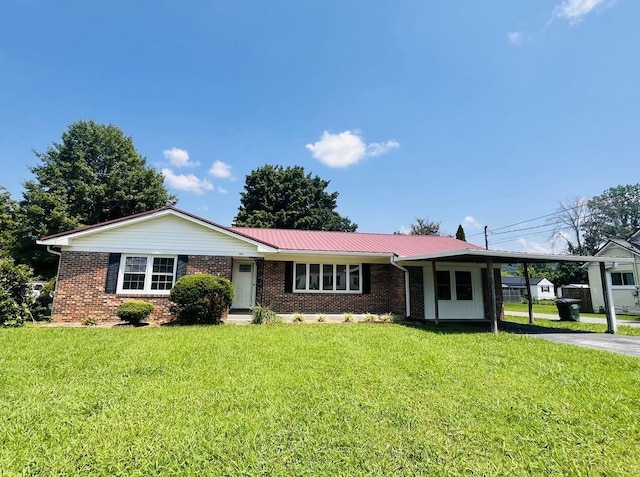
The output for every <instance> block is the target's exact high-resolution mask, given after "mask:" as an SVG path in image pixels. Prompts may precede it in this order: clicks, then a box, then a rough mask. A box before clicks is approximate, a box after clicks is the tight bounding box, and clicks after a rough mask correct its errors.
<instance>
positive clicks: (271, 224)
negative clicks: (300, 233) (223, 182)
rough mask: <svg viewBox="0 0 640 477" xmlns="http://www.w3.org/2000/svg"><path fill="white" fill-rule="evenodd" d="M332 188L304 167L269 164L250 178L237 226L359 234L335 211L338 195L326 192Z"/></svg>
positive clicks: (247, 180)
mask: <svg viewBox="0 0 640 477" xmlns="http://www.w3.org/2000/svg"><path fill="white" fill-rule="evenodd" d="M328 186H329V181H325V180H323V179H321V178H320V177H318V176H312V175H311V174H310V173H309V174H305V170H304V168H303V167H302V166H293V167H286V168H283V167H282V166H272V165H269V164H267V165H265V166H263V167H260V168H258V169H256V170H254V171H251V174H249V175H248V176H247V177H246V180H245V185H244V192H241V193H240V196H241V199H240V204H241V205H240V207H239V208H238V214H237V215H236V217H235V219H234V225H235V226H237V227H264V228H281V229H302V230H338V231H344V232H355V230H356V229H357V227H358V225H357V224H354V223H353V222H351V221H350V220H349V219H348V218H347V217H342V216H341V215H339V214H338V213H337V212H336V211H335V209H336V207H337V202H336V201H337V198H338V193H337V192H333V193H329V192H326V191H325V189H326V188H327V187H328Z"/></svg>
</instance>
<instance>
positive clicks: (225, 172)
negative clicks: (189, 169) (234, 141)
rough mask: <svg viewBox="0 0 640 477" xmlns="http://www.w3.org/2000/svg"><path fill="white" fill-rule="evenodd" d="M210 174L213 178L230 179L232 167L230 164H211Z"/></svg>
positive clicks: (219, 162) (217, 162)
mask: <svg viewBox="0 0 640 477" xmlns="http://www.w3.org/2000/svg"><path fill="white" fill-rule="evenodd" d="M209 174H211V175H212V176H213V177H221V178H229V177H231V166H230V165H229V164H225V163H224V162H222V161H216V162H214V163H213V164H211V169H209Z"/></svg>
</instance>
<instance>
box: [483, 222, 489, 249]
mask: <svg viewBox="0 0 640 477" xmlns="http://www.w3.org/2000/svg"><path fill="white" fill-rule="evenodd" d="M484 248H485V250H489V237H488V235H487V226H486V225H485V226H484Z"/></svg>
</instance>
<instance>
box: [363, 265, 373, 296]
mask: <svg viewBox="0 0 640 477" xmlns="http://www.w3.org/2000/svg"><path fill="white" fill-rule="evenodd" d="M362 293H364V294H365V295H369V294H370V293H371V264H369V263H363V264H362Z"/></svg>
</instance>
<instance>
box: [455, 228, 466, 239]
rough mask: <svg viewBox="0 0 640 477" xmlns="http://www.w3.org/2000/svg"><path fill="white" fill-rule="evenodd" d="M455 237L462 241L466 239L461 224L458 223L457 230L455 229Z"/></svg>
mask: <svg viewBox="0 0 640 477" xmlns="http://www.w3.org/2000/svg"><path fill="white" fill-rule="evenodd" d="M456 238H457V239H458V240H462V241H463V242H466V241H467V236H466V235H465V233H464V228H463V227H462V224H460V225H458V230H456Z"/></svg>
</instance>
